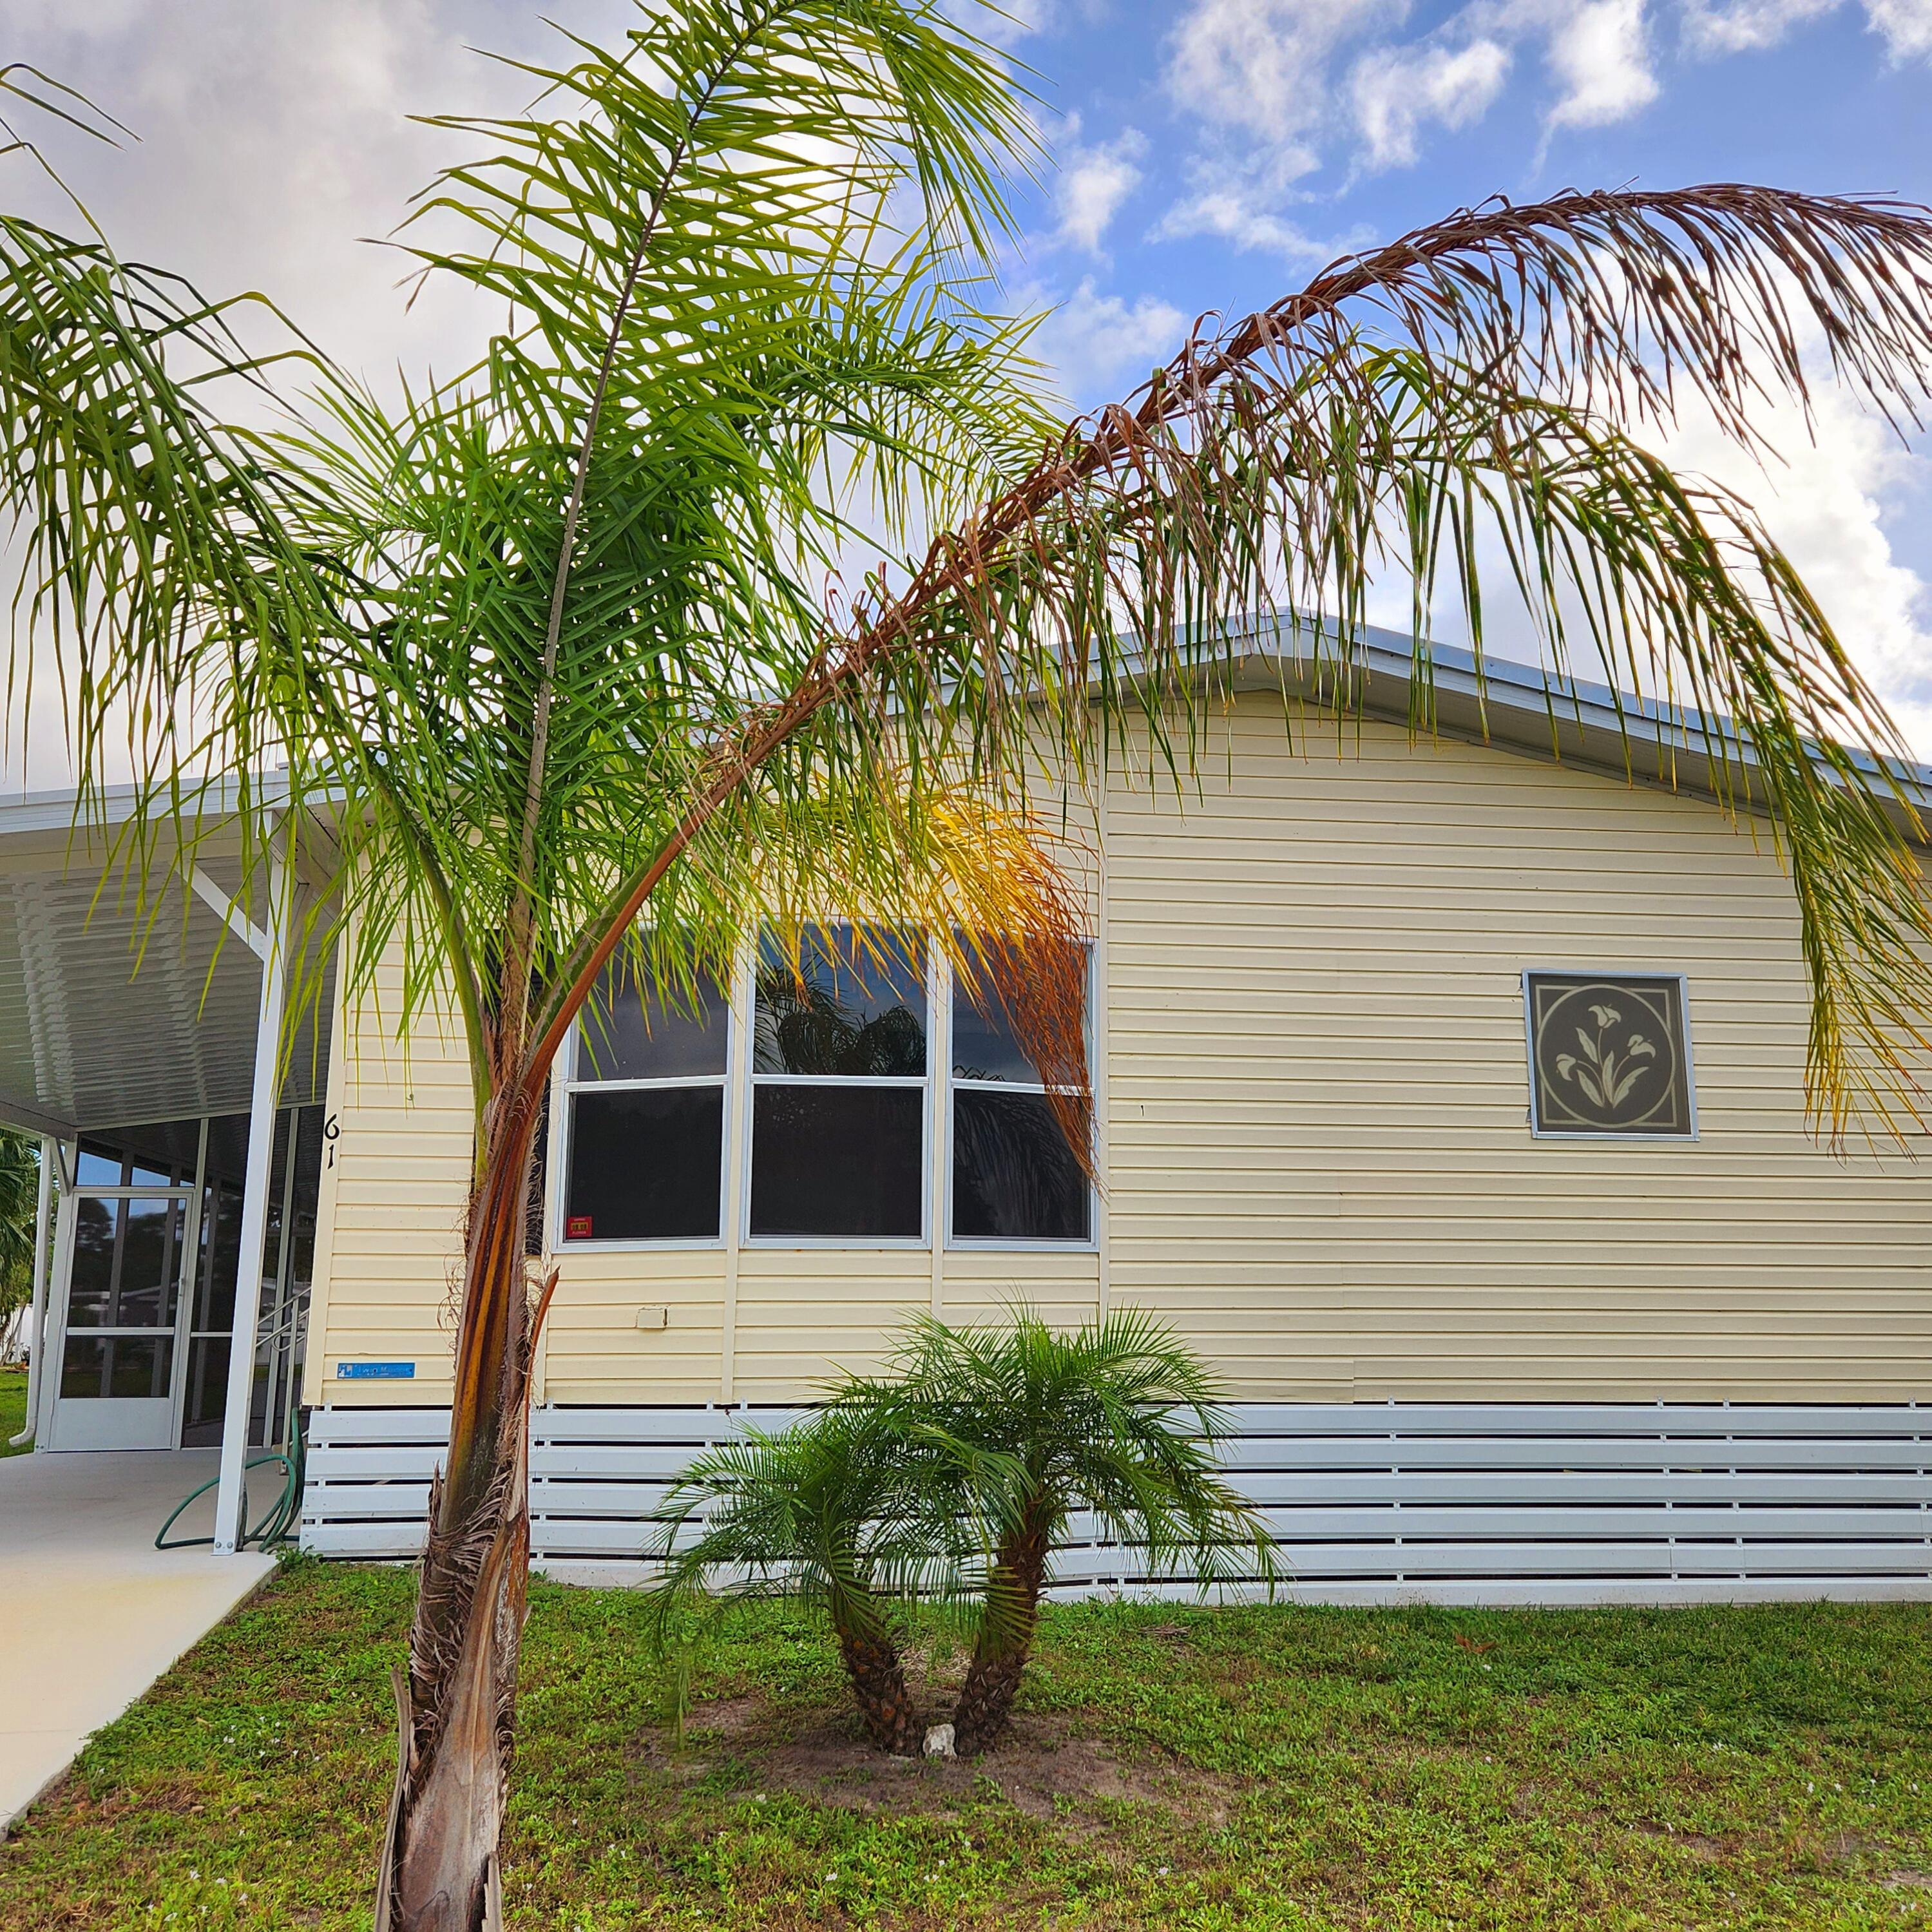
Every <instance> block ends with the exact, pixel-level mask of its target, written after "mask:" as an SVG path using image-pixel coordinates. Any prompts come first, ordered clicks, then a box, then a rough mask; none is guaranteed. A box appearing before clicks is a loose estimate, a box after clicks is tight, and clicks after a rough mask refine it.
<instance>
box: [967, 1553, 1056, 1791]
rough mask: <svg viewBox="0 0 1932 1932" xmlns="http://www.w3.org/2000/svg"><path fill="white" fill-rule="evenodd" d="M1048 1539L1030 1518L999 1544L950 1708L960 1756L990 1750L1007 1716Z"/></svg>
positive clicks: (1022, 1665) (1036, 1613)
mask: <svg viewBox="0 0 1932 1932" xmlns="http://www.w3.org/2000/svg"><path fill="white" fill-rule="evenodd" d="M1050 1543H1051V1538H1049V1535H1048V1533H1047V1529H1046V1525H1045V1524H1043V1523H1036V1522H1034V1520H1031V1519H1029V1520H1028V1522H1027V1523H1025V1525H1024V1526H1023V1527H1022V1529H1021V1531H1020V1532H1019V1534H1018V1535H1016V1536H1013V1538H1010V1539H1009V1540H1008V1541H1007V1542H1005V1543H1004V1544H1002V1545H1001V1549H1000V1556H999V1561H998V1562H997V1563H996V1564H995V1565H994V1567H993V1574H992V1577H991V1578H990V1579H989V1580H988V1583H987V1586H986V1616H984V1618H983V1619H982V1620H981V1622H980V1635H979V1639H978V1641H977V1643H975V1644H974V1646H973V1661H972V1662H971V1664H969V1665H968V1667H967V1670H966V1682H965V1683H964V1684H963V1685H961V1686H960V1690H959V1703H958V1704H957V1706H955V1708H954V1710H953V1748H954V1749H955V1750H956V1751H958V1752H959V1755H960V1756H961V1757H973V1756H974V1755H976V1754H977V1753H979V1752H980V1751H990V1750H991V1749H992V1747H993V1746H994V1745H996V1744H998V1742H999V1741H1000V1739H1001V1737H1002V1736H1004V1735H1005V1733H1006V1730H1007V1725H1008V1724H1010V1722H1011V1721H1012V1720H1013V1700H1014V1699H1015V1698H1016V1697H1017V1696H1018V1695H1019V1688H1020V1679H1021V1677H1022V1675H1023V1673H1025V1670H1026V1662H1027V1656H1028V1652H1030V1651H1031V1649H1032V1648H1033V1639H1034V1631H1035V1630H1036V1629H1037V1627H1038V1625H1039V1622H1040V1588H1041V1586H1042V1585H1043V1583H1045V1582H1046V1559H1047V1552H1048V1549H1049V1545H1050Z"/></svg>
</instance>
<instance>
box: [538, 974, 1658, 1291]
mask: <svg viewBox="0 0 1932 1932" xmlns="http://www.w3.org/2000/svg"><path fill="white" fill-rule="evenodd" d="M1084 944H1085V946H1086V947H1087V1004H1088V1035H1089V1041H1090V1045H1089V1049H1088V1050H1089V1053H1090V1055H1091V1052H1092V1050H1093V1049H1092V1046H1091V1039H1092V1036H1093V1032H1094V1022H1093V1002H1094V958H1095V951H1096V946H1095V942H1094V941H1092V940H1091V939H1090V940H1088V941H1085V942H1084ZM1538 970H1539V971H1541V970H1542V969H1541V968H1539V969H1538ZM1552 970H1554V969H1552ZM732 977H733V985H732V986H731V987H730V989H729V992H730V998H728V1000H727V1022H726V1034H725V1054H724V1071H723V1072H722V1073H701V1074H680V1075H673V1076H666V1077H662V1078H658V1079H630V1080H596V1079H580V1078H579V1077H578V1074H577V1052H578V1047H579V1044H580V1027H581V1022H578V1023H577V1025H573V1026H572V1028H571V1035H570V1039H569V1041H568V1044H567V1046H566V1048H565V1052H564V1053H563V1054H562V1055H559V1069H558V1076H557V1079H556V1085H555V1087H554V1088H553V1096H552V1097H553V1113H554V1125H553V1147H552V1150H551V1152H552V1155H553V1159H552V1160H551V1163H550V1189H549V1199H548V1201H547V1204H546V1207H547V1217H548V1227H549V1246H550V1253H552V1255H553V1256H558V1257H562V1256H566V1255H600V1254H667V1253H718V1252H721V1251H722V1250H727V1249H729V1248H732V1247H736V1248H738V1249H739V1250H744V1249H751V1250H755V1251H757V1252H758V1253H783V1252H785V1251H787V1250H800V1251H802V1250H827V1251H833V1252H843V1253H859V1254H882V1253H902V1254H916V1253H926V1252H928V1251H929V1250H932V1249H933V1248H934V1247H935V1235H936V1234H942V1235H943V1236H944V1238H943V1239H942V1240H939V1241H938V1243H937V1245H938V1247H939V1248H940V1249H941V1250H942V1251H944V1252H947V1253H966V1254H1039V1255H1091V1254H1095V1253H1098V1252H1099V1250H1100V1215H1101V1213H1102V1211H1103V1204H1102V1202H1101V1199H1100V1192H1099V1190H1098V1189H1097V1188H1095V1187H1094V1186H1093V1185H1092V1184H1091V1183H1090V1184H1089V1185H1088V1218H1087V1227H1088V1232H1087V1235H1086V1238H1085V1239H1084V1240H1081V1241H1053V1240H1051V1239H1046V1238H1037V1237H1031V1238H1022V1237H1019V1236H994V1235H971V1236H958V1235H954V1234H953V1111H954V1110H953V1097H954V1095H955V1094H956V1093H957V1092H959V1091H960V1090H962V1088H963V1089H967V1090H969V1091H974V1092H979V1093H1004V1094H1034V1095H1039V1096H1044V1095H1045V1094H1047V1093H1048V1092H1049V1088H1047V1087H1046V1085H1044V1084H1026V1083H1022V1082H1019V1081H1013V1080H959V1079H955V1078H954V1077H953V1069H952V1064H951V1040H952V1031H953V1029H952V1001H953V986H952V983H951V982H952V975H951V974H950V973H948V972H947V971H944V959H942V957H941V952H940V949H939V948H938V947H935V946H934V945H932V944H931V943H930V941H928V942H927V944H926V1073H925V1074H924V1075H923V1076H919V1077H915V1076H907V1075H876V1076H874V1075H865V1076H850V1075H846V1074H835V1073H758V1072H757V1071H756V1070H754V1067H753V1066H752V1064H751V1050H750V1049H751V1043H752V1040H753V1037H754V1034H755V1032H756V1028H757V1016H756V1012H755V1002H756V1000H757V941H756V940H755V939H753V940H751V941H748V942H747V943H746V944H745V945H744V946H743V947H741V948H740V950H739V959H738V962H737V968H736V971H734V973H733V976H732ZM740 989H745V990H744V991H743V992H742V998H743V999H745V1000H747V1001H751V1002H752V1003H753V1005H752V1006H751V1007H748V1008H747V1009H746V1010H744V1011H740V1010H739V1004H740V1001H739V995H740ZM740 1064H742V1067H743V1074H742V1079H741V1078H740V1077H739V1072H738V1070H739V1066H740ZM761 1086H790V1087H838V1088H850V1087H892V1088H904V1089H906V1090H908V1091H915V1092H920V1093H923V1094H925V1095H926V1105H925V1106H922V1108H921V1109H919V1180H920V1188H919V1202H920V1206H919V1219H920V1227H919V1233H918V1234H917V1235H754V1234H753V1233H752V1232H751V1196H752V1192H753V1190H754V1186H755V1184H756V1178H757V1175H756V1168H755V1165H754V1163H755V1157H756V1149H755V1147H754V1128H755V1113H756V1106H755V1100H754V1097H755V1094H756V1092H757V1089H758V1088H760V1087H761ZM692 1087H716V1088H721V1089H722V1090H723V1093H724V1102H723V1110H724V1111H723V1121H722V1131H721V1134H720V1136H719V1151H718V1233H717V1234H716V1235H679V1236H660V1237H650V1236H636V1237H631V1238H625V1239H622V1240H613V1241H600V1240H597V1239H595V1238H592V1239H589V1240H585V1239H582V1238H577V1239H568V1238H566V1237H565V1233H564V1229H565V1225H566V1223H567V1222H568V1213H567V1210H568V1204H569V1184H570V1161H571V1151H572V1150H571V1142H572V1139H573V1136H574V1133H575V1130H576V1120H577V1115H576V1097H577V1094H580V1093H583V1092H589V1093H604V1094H616V1093H625V1092H634V1091H648V1090H649V1089H652V1088H692ZM1094 1106H1095V1114H1096V1119H1095V1132H1096V1133H1097V1134H1098V1133H1099V1131H1100V1121H1099V1118H1098V1115H1099V1108H1100V1100H1099V1096H1098V1094H1097V1093H1096V1096H1095V1100H1094ZM1578 1138H1583V1137H1582V1136H1578ZM1627 1138H1633V1139H1634V1138H1636V1137H1635V1136H1628V1137H1627ZM1657 1138H1659V1139H1676V1138H1678V1137H1677V1136H1658V1137H1657ZM734 1152H735V1154H736V1156H737V1157H738V1159H739V1162H740V1163H742V1165H741V1167H740V1172H742V1175H743V1177H744V1180H743V1184H742V1186H741V1187H739V1190H738V1197H739V1198H738V1201H737V1226H736V1231H735V1234H736V1239H735V1241H734V1240H733V1238H732V1235H733V1231H732V1230H731V1229H730V1215H731V1209H732V1202H731V1184H730V1177H731V1171H732V1166H733V1154H734ZM935 1211H936V1212H937V1213H938V1214H939V1215H940V1217H941V1228H940V1229H939V1230H937V1231H936V1230H935V1228H934V1226H933V1217H934V1214H935Z"/></svg>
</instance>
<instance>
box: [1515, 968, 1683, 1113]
mask: <svg viewBox="0 0 1932 1932" xmlns="http://www.w3.org/2000/svg"><path fill="white" fill-rule="evenodd" d="M1523 997H1524V1000H1525V1001H1526V1006H1527V1008H1528V1013H1529V1088H1530V1109H1531V1112H1530V1118H1531V1121H1532V1124H1533V1125H1534V1126H1535V1130H1536V1131H1537V1133H1539V1134H1579V1135H1580V1134H1589V1135H1610V1136H1617V1135H1622V1136H1625V1137H1627V1138H1628V1137H1631V1136H1639V1137H1643V1136H1648V1137H1660V1138H1664V1139H1679V1140H1689V1139H1692V1138H1694V1136H1695V1135H1696V1133H1697V1115H1696V1112H1695V1110H1694V1106H1693V1103H1692V1100H1691V1052H1690V1039H1691V1036H1690V1029H1689V1027H1688V1023H1687V1021H1686V1017H1685V992H1684V981H1683V980H1682V977H1681V976H1679V974H1674V973H1667V974H1660V973H1526V974H1524V975H1523Z"/></svg>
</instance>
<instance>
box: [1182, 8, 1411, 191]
mask: <svg viewBox="0 0 1932 1932" xmlns="http://www.w3.org/2000/svg"><path fill="white" fill-rule="evenodd" d="M1406 10H1407V7H1406V0H1194V5H1193V6H1192V7H1190V9H1189V10H1188V12H1187V14H1186V15H1185V16H1184V17H1183V18H1182V20H1181V22H1180V23H1179V24H1178V26H1176V27H1175V29H1174V31H1173V33H1172V34H1171V35H1170V36H1169V41H1168V60H1167V68H1166V85H1167V90H1168V93H1169V95H1170V97H1171V98H1172V99H1173V100H1174V101H1175V103H1176V104H1177V105H1178V106H1180V107H1184V108H1185V109H1187V110H1188V111H1189V112H1190V113H1193V114H1196V115H1199V116H1200V117H1201V118H1202V120H1204V121H1206V122H1207V123H1208V124H1209V126H1210V127H1212V128H1213V129H1214V130H1216V131H1217V133H1223V134H1229V135H1234V134H1241V135H1247V136H1253V137H1256V138H1258V139H1260V140H1261V141H1262V142H1265V144H1266V145H1267V146H1268V148H1270V149H1271V151H1272V152H1273V154H1274V156H1275V157H1276V161H1277V167H1278V168H1279V169H1283V171H1285V172H1289V173H1290V174H1291V175H1292V173H1294V172H1303V173H1305V172H1307V171H1308V169H1310V168H1312V167H1313V166H1316V162H1317V157H1316V154H1315V151H1314V150H1313V148H1310V147H1309V146H1307V136H1311V135H1313V134H1314V133H1316V132H1317V131H1318V130H1319V129H1320V128H1321V127H1322V125H1323V124H1324V122H1325V121H1326V119H1327V118H1328V113H1329V101H1330V98H1331V88H1330V83H1329V68H1330V65H1331V62H1332V61H1333V59H1334V56H1335V55H1336V53H1337V50H1338V49H1341V48H1342V47H1344V46H1347V45H1349V43H1352V42H1353V41H1355V40H1359V39H1361V37H1364V35H1365V34H1368V33H1369V32H1370V31H1372V30H1373V29H1374V28H1378V27H1382V26H1394V25H1397V24H1398V23H1400V20H1402V18H1403V15H1404V13H1406ZM1304 156H1305V157H1306V158H1305V160H1302V158H1301V157H1304ZM1298 163H1299V164H1298Z"/></svg>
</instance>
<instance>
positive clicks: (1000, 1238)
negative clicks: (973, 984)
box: [941, 938, 1101, 1255]
mask: <svg viewBox="0 0 1932 1932" xmlns="http://www.w3.org/2000/svg"><path fill="white" fill-rule="evenodd" d="M1080 945H1081V949H1082V951H1083V952H1084V953H1085V954H1086V956H1087V972H1086V985H1085V989H1084V990H1083V992H1082V1018H1083V1021H1084V1023H1085V1029H1086V1034H1087V1063H1088V1089H1089V1091H1091V1094H1092V1095H1093V1106H1094V1124H1093V1131H1094V1144H1095V1146H1096V1148H1098V1147H1099V1146H1100V1145H1101V1142H1100V1083H1099V1082H1098V1081H1097V1079H1095V1078H1094V968H1095V963H1096V960H1097V956H1098V954H1099V950H1100V947H1099V943H1098V941H1096V940H1094V939H1093V938H1087V939H1083V940H1082V941H1081V942H1080ZM953 997H954V989H953V974H952V973H951V972H950V971H948V972H947V974H946V986H945V998H946V1061H947V1066H946V1091H945V1098H944V1112H945V1115H946V1119H945V1122H944V1133H943V1136H942V1140H943V1145H942V1148H941V1159H942V1160H944V1162H945V1163H946V1169H945V1173H946V1186H945V1195H946V1207H945V1213H946V1247H947V1251H948V1252H949V1253H960V1254H982V1255H983V1254H1027V1255H1091V1254H1097V1253H1099V1252H1100V1190H1099V1189H1098V1188H1097V1187H1095V1186H1094V1183H1093V1182H1092V1181H1091V1180H1090V1181H1088V1183H1087V1234H1086V1237H1085V1239H1084V1240H1082V1241H1055V1240H1053V1239H1052V1238H1051V1237H1049V1236H1046V1235H956V1234H955V1233H954V1232H953V1169H954V1162H953V1142H954V1141H955V1140H956V1138H957V1132H956V1127H955V1124H954V1122H955V1109H954V1105H953V1101H954V1097H955V1096H956V1094H959V1092H960V1091H962V1089H964V1090H965V1091H967V1092H969V1093H974V1094H1036V1095H1038V1096H1040V1097H1042V1098H1044V1097H1045V1096H1046V1094H1049V1092H1051V1091H1055V1090H1053V1089H1052V1088H1049V1087H1048V1086H1047V1085H1046V1083H1045V1082H1043V1081H1037V1082H1033V1083H1031V1084H1030V1085H1023V1084H1022V1082H1019V1081H1017V1080H962V1079H959V1078H958V1077H957V1076H956V1075H955V1074H954V1073H953V1064H952V1063H953ZM1061 1091H1064V1090H1061Z"/></svg>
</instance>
